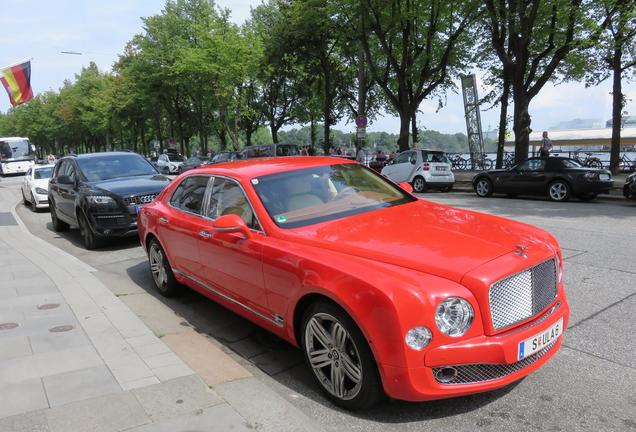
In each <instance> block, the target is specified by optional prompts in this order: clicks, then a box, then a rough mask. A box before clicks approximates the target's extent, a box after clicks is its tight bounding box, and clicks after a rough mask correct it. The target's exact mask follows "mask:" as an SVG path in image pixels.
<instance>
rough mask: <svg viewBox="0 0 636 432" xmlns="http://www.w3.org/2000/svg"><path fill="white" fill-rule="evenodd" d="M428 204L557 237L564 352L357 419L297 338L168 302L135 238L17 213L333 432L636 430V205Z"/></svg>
mask: <svg viewBox="0 0 636 432" xmlns="http://www.w3.org/2000/svg"><path fill="white" fill-rule="evenodd" d="M20 181H21V178H19V177H17V178H9V179H3V181H2V182H0V187H17V186H16V185H17V184H19V182H20ZM423 198H425V199H430V200H431V201H436V202H439V203H443V204H447V205H451V206H454V207H462V208H468V209H472V210H477V211H483V212H487V213H493V214H497V215H501V216H505V217H510V218H513V219H517V220H520V221H523V222H526V223H530V224H533V225H536V226H539V227H541V228H544V229H546V230H548V231H550V232H551V233H552V234H554V235H555V236H556V237H557V239H558V240H559V241H560V243H561V246H562V247H563V249H564V255H565V257H566V259H565V281H566V284H567V292H568V295H569V301H570V304H571V307H572V317H571V321H570V325H569V328H568V330H567V332H566V333H565V341H564V346H563V348H562V349H561V350H560V352H559V353H558V354H557V355H556V356H555V357H554V358H553V359H552V360H551V361H550V362H549V363H548V364H546V365H545V366H544V367H543V368H542V369H541V370H539V371H538V372H537V373H535V374H533V375H531V376H529V377H527V378H526V379H524V380H522V381H520V382H518V383H516V384H513V385H511V386H509V387H507V388H504V389H502V390H499V391H496V392H491V393H485V394H479V395H474V396H471V397H464V398H457V399H450V400H444V401H435V402H428V403H405V402H398V401H385V402H383V403H381V404H380V405H378V406H377V407H375V408H374V409H372V410H370V411H367V412H358V413H348V412H344V411H342V410H340V409H338V408H336V407H334V406H333V405H332V404H330V403H329V402H328V401H327V400H326V399H325V398H324V397H323V396H322V394H321V393H320V392H319V391H318V389H317V387H316V386H315V385H314V383H313V381H312V379H311V376H310V375H309V371H308V370H307V368H306V367H305V365H304V364H302V361H301V355H300V352H299V351H298V350H296V349H294V348H292V347H290V346H289V345H287V344H286V343H284V342H282V341H280V340H278V339H276V338H274V337H273V336H271V335H269V334H268V333H266V332H264V331H262V330H260V329H258V328H256V327H255V326H253V325H252V324H250V323H249V322H247V321H246V320H244V319H242V318H240V317H238V316H236V315H234V314H233V313H231V312H228V311H227V310H225V309H223V308H222V307H220V306H218V305H216V304H215V303H214V302H211V301H209V300H207V299H205V298H203V297H201V296H199V295H198V294H195V293H192V292H187V293H185V295H183V296H181V297H179V298H177V299H170V300H166V299H163V298H160V297H158V296H157V295H156V294H155V292H154V290H153V287H152V280H151V278H150V275H149V272H148V268H147V264H146V261H145V256H144V254H143V252H142V250H141V248H140V247H138V245H137V241H136V239H134V238H133V239H128V240H120V241H117V242H114V243H112V244H110V245H109V246H108V247H106V248H104V249H102V250H100V251H86V250H84V249H83V248H82V247H81V241H80V237H79V234H78V233H77V231H76V230H72V231H70V232H69V233H63V234H58V233H54V232H53V231H52V229H51V225H50V216H49V213H48V212H42V213H33V212H31V210H29V209H27V208H24V207H22V206H18V213H19V215H20V216H21V218H22V220H23V221H24V222H25V223H26V225H27V227H28V228H29V229H30V230H31V231H32V232H33V233H34V234H35V235H38V236H39V237H41V238H43V239H45V240H47V241H49V242H50V243H52V244H54V245H56V246H58V247H60V248H62V249H64V250H65V251H66V252H69V253H71V254H73V255H75V256H76V257H78V258H79V259H81V260H82V261H84V262H86V263H87V264H89V265H91V266H93V267H95V268H96V269H97V270H98V272H97V275H98V277H100V279H101V280H103V281H104V282H105V283H106V284H107V286H109V287H110V288H111V290H113V291H114V292H115V293H116V294H118V295H119V296H120V298H121V299H122V300H123V301H125V302H126V303H127V304H128V305H129V306H130V307H131V309H132V310H133V311H135V312H136V313H137V314H138V315H139V316H140V317H141V318H142V319H143V320H144V321H145V322H146V323H147V324H148V325H149V326H150V327H151V328H152V329H153V330H154V331H155V333H157V334H158V335H160V336H161V334H162V333H163V334H167V333H170V327H171V326H179V325H181V326H183V325H186V326H188V325H189V326H193V327H194V328H196V330H197V331H199V332H202V333H206V334H208V335H210V336H212V337H214V338H216V339H217V340H218V341H220V342H221V343H222V344H224V345H225V347H227V349H228V351H229V350H231V351H232V352H233V353H234V355H235V356H237V357H238V358H239V360H240V361H241V362H242V363H243V364H245V365H246V366H247V367H249V368H250V369H251V370H252V371H253V372H254V373H255V374H256V375H257V376H259V377H260V378H261V379H262V380H263V381H264V382H265V383H266V384H268V385H270V386H272V387H273V388H275V389H276V390H277V391H279V392H280V393H281V394H282V395H283V396H285V397H287V398H288V399H289V400H290V401H292V403H294V404H295V405H297V406H298V407H299V408H301V409H302V410H303V411H305V412H306V413H307V414H308V415H310V416H311V417H313V418H315V419H316V420H317V421H318V422H319V423H320V424H322V425H323V426H324V428H325V429H326V430H329V431H342V430H349V431H428V430H431V431H433V430H452V431H471V432H474V431H475V430H485V431H486V430H488V431H490V430H493V431H495V430H496V431H499V430H515V431H535V430H546V431H561V430H563V431H629V430H636V355H634V352H635V351H636V337H635V336H634V335H635V334H636V320H635V319H634V314H635V313H636V203H634V202H631V203H630V202H626V201H618V200H612V201H609V200H608V201H596V202H591V203H581V202H570V203H552V202H548V201H545V200H541V199H509V198H490V199H478V198H477V197H475V196H474V195H473V194H467V193H450V194H433V193H431V194H425V195H423Z"/></svg>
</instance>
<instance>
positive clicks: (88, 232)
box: [77, 210, 100, 250]
mask: <svg viewBox="0 0 636 432" xmlns="http://www.w3.org/2000/svg"><path fill="white" fill-rule="evenodd" d="M77 224H78V225H79V230H80V234H81V235H82V240H83V242H84V247H85V248H86V249H88V250H93V249H97V248H98V247H99V245H100V241H99V240H98V239H97V236H95V233H94V232H93V230H92V229H91V227H90V225H89V222H88V219H87V218H86V216H85V215H84V213H83V212H82V211H81V210H78V211H77Z"/></svg>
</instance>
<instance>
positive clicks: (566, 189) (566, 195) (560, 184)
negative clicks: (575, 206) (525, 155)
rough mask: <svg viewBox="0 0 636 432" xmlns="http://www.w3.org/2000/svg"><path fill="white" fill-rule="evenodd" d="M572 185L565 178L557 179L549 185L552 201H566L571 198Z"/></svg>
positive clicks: (549, 194)
mask: <svg viewBox="0 0 636 432" xmlns="http://www.w3.org/2000/svg"><path fill="white" fill-rule="evenodd" d="M570 194H571V191H570V185H569V184H568V183H567V182H566V181H564V180H555V181H553V182H552V183H550V185H549V186H548V197H550V199H551V200H552V201H556V202H565V201H567V200H569V199H570Z"/></svg>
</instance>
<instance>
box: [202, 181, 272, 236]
mask: <svg viewBox="0 0 636 432" xmlns="http://www.w3.org/2000/svg"><path fill="white" fill-rule="evenodd" d="M227 214H235V215H239V216H240V217H241V219H243V220H244V221H245V223H246V224H247V226H248V227H250V228H252V229H260V227H259V226H258V222H257V221H256V218H255V217H254V213H253V212H252V207H251V206H250V203H249V202H248V201H247V197H246V196H245V194H244V193H243V190H242V189H241V187H240V186H239V185H238V184H237V183H236V182H234V181H232V180H227V179H224V178H219V177H217V178H215V179H214V184H213V186H212V191H211V194H210V206H209V208H208V212H207V215H206V216H208V217H209V218H211V219H216V218H218V217H219V216H223V215H227Z"/></svg>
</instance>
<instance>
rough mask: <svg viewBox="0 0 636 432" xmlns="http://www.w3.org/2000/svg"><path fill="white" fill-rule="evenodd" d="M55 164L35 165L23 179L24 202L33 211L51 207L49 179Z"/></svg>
mask: <svg viewBox="0 0 636 432" xmlns="http://www.w3.org/2000/svg"><path fill="white" fill-rule="evenodd" d="M53 167H54V165H33V166H32V167H31V168H29V169H28V170H27V172H26V174H25V176H24V180H23V181H22V202H23V203H24V205H27V204H29V205H30V206H31V209H32V210H33V211H35V212H36V211H38V210H39V209H44V208H48V207H49V201H48V195H49V179H50V178H51V174H52V173H53Z"/></svg>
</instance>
